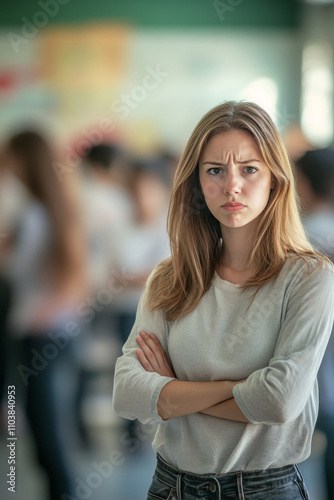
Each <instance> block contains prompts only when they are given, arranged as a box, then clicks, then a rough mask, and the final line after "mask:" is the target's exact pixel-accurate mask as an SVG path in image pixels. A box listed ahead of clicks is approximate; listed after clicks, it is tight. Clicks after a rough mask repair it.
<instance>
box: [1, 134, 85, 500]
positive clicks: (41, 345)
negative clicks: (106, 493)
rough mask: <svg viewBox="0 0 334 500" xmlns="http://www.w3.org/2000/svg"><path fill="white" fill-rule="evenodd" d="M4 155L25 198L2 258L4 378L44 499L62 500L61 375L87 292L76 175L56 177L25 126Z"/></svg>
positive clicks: (67, 471)
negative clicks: (7, 348) (20, 410)
mask: <svg viewBox="0 0 334 500" xmlns="http://www.w3.org/2000/svg"><path fill="white" fill-rule="evenodd" d="M2 161H3V164H4V165H5V167H6V168H7V169H8V170H10V171H11V172H12V173H13V174H14V175H15V177H16V179H17V182H19V183H21V184H22V186H24V188H25V190H26V192H27V194H28V197H29V202H28V204H27V206H26V209H25V211H24V213H22V214H21V216H20V219H19V224H18V229H17V231H16V237H15V239H14V241H13V245H12V249H11V254H10V258H9V260H8V264H7V276H8V279H9V281H10V283H11V286H12V291H13V298H12V304H11V308H10V314H9V330H10V333H11V335H12V337H13V341H12V347H13V353H14V354H12V355H13V356H15V357H16V359H15V357H14V358H13V359H14V360H15V361H16V362H15V363H12V370H10V373H9V374H8V380H9V383H12V382H11V381H12V380H15V382H16V383H17V388H18V392H19V393H21V396H22V393H23V394H24V397H25V406H26V415H27V418H28V421H29V424H30V428H31V432H32V436H33V439H34V443H35V446H36V450H37V455H38V459H39V462H40V464H41V466H42V467H43V468H44V469H45V471H46V474H47V479H48V483H49V498H50V500H60V499H61V498H63V495H64V494H71V493H72V492H73V479H72V474H71V467H70V464H69V457H68V456H67V452H66V447H65V434H64V431H65V428H68V426H70V422H69V407H68V405H69V402H71V398H72V394H70V390H71V389H70V387H72V383H73V380H68V379H67V380H65V381H64V380H61V377H62V376H63V377H65V376H68V374H69V371H68V368H69V366H73V360H72V344H73V341H74V339H75V338H76V337H77V336H78V334H79V332H80V325H79V322H78V319H77V316H76V314H75V308H76V305H77V304H78V302H79V301H80V300H81V299H82V297H83V296H84V295H85V293H87V292H85V290H86V279H85V249H84V245H83V239H82V232H81V229H80V228H81V225H80V219H79V212H78V210H77V206H76V202H75V196H74V191H72V183H73V181H74V174H73V176H72V178H71V179H69V178H68V179H66V182H64V183H61V182H60V181H59V180H58V179H57V176H56V173H55V171H54V169H53V166H52V165H53V161H54V153H53V151H52V148H51V147H50V145H49V143H48V141H47V140H46V139H45V138H44V137H42V136H41V135H40V134H39V133H37V132H35V131H30V130H27V131H23V132H21V133H18V134H16V135H14V136H13V137H12V138H11V139H10V140H9V141H8V142H7V143H6V144H5V146H4V148H3V151H2ZM14 366H15V367H16V368H15V369H13V367H14ZM65 374H66V375H65ZM71 375H73V373H71ZM64 382H65V383H64ZM57 384H58V385H57ZM59 385H61V386H62V388H61V390H60V387H59ZM72 399H73V398H72Z"/></svg>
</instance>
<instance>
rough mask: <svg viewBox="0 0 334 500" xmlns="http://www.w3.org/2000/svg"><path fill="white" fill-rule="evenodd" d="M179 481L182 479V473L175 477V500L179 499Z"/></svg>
mask: <svg viewBox="0 0 334 500" xmlns="http://www.w3.org/2000/svg"><path fill="white" fill-rule="evenodd" d="M181 481H182V474H178V475H177V479H176V498H177V500H181Z"/></svg>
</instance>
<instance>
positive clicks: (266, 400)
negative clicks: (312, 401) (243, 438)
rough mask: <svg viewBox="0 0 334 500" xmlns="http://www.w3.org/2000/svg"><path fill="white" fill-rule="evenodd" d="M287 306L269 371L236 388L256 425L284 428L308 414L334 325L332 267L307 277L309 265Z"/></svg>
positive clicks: (297, 278) (257, 373)
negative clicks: (309, 402) (307, 405)
mask: <svg viewBox="0 0 334 500" xmlns="http://www.w3.org/2000/svg"><path fill="white" fill-rule="evenodd" d="M287 294H288V298H287V306H286V311H285V315H284V317H283V319H282V324H281V328H280V332H279V336H278V340H277V344H276V348H275V352H274V356H273V358H272V359H271V360H270V362H269V366H267V367H265V368H263V369H259V370H256V371H255V372H253V373H252V374H251V375H250V376H249V377H248V379H247V380H246V381H245V382H243V383H241V384H237V385H236V386H235V387H234V388H233V395H234V398H235V401H236V403H237V404H238V406H239V407H240V409H241V411H242V412H243V413H244V414H245V416H246V417H247V418H248V420H249V421H250V422H252V423H254V424H268V425H273V424H274V425H275V424H277V425H280V424H284V423H286V422H289V421H292V420H294V419H295V418H297V417H298V416H299V414H300V413H301V412H302V410H303V409H304V407H305V405H306V403H307V401H308V399H309V397H310V395H311V391H312V389H313V388H314V384H315V383H316V377H317V372H318V369H319V367H320V364H321V360H322V358H323V355H324V352H325V349H326V346H327V343H328V340H329V337H330V334H331V331H332V326H333V321H334V273H333V269H332V267H331V266H330V265H329V264H327V263H326V264H325V265H324V267H323V268H322V269H320V270H319V269H317V270H315V269H314V268H313V269H312V271H311V274H310V275H307V269H306V263H305V265H304V266H303V267H302V269H301V271H300V272H299V273H298V275H296V276H295V279H294V280H293V285H292V286H290V287H289V288H288V290H287Z"/></svg>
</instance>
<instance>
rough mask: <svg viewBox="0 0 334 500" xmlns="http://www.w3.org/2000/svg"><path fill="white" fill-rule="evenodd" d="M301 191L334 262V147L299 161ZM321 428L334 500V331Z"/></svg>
mask: <svg viewBox="0 0 334 500" xmlns="http://www.w3.org/2000/svg"><path fill="white" fill-rule="evenodd" d="M296 179H297V190H298V194H299V196H300V199H301V202H302V208H303V212H304V216H303V219H302V221H303V225H304V228H305V231H306V234H307V236H308V239H309V241H310V242H311V243H312V244H313V246H314V247H316V248H317V249H318V250H320V251H321V252H322V253H324V254H326V255H327V256H328V257H329V258H330V259H331V260H332V261H333V262H334V150H332V149H321V150H314V151H308V152H306V153H305V154H304V155H303V156H302V157H301V158H300V159H299V160H297V162H296ZM318 382H319V416H318V421H317V427H318V428H319V429H320V430H322V431H323V432H324V433H325V435H326V438H327V448H326V454H325V474H326V485H327V492H328V500H334V390H333V387H334V333H333V332H332V335H331V338H330V341H329V343H328V346H327V350H326V352H325V355H324V358H323V361H322V364H321V367H320V370H319V373H318Z"/></svg>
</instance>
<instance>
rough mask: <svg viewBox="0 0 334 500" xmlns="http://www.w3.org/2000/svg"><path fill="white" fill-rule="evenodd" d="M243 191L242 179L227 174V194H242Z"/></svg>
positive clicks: (225, 184)
mask: <svg viewBox="0 0 334 500" xmlns="http://www.w3.org/2000/svg"><path fill="white" fill-rule="evenodd" d="M240 190H241V179H240V177H239V176H238V175H237V174H235V173H233V172H229V173H227V174H226V177H225V179H224V191H225V193H226V194H232V193H233V194H235V193H240Z"/></svg>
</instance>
